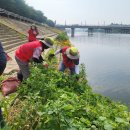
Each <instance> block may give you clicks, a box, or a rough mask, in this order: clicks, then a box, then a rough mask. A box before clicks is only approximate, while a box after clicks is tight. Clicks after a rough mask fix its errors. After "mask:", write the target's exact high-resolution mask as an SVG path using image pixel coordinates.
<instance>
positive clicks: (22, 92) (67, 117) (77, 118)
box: [1, 34, 130, 130]
mask: <svg viewBox="0 0 130 130" xmlns="http://www.w3.org/2000/svg"><path fill="white" fill-rule="evenodd" d="M64 35H65V34H62V35H61V36H59V38H56V46H58V44H61V43H62V46H63V45H64V44H66V45H69V44H70V43H69V40H68V39H66V38H67V37H65V36H64ZM49 53H52V51H49V52H48V54H47V55H49ZM46 60H47V59H46ZM47 62H48V63H49V68H48V69H47V68H44V67H43V65H38V66H36V65H35V64H33V65H32V66H31V76H30V77H29V78H28V80H27V81H26V82H23V83H22V84H21V86H20V87H19V89H18V91H17V93H15V94H12V95H10V96H9V97H8V98H6V99H4V100H3V101H2V102H1V106H2V107H3V110H4V117H5V120H6V122H7V126H8V127H9V129H12V130H129V126H130V124H129V121H130V113H129V111H128V109H127V107H126V106H124V105H122V104H120V103H116V102H114V101H112V100H110V99H108V98H106V97H104V96H102V95H100V94H96V93H94V92H93V91H92V89H91V86H89V85H88V82H87V79H86V73H85V67H84V65H81V66H80V74H79V80H78V81H77V79H76V77H75V75H74V76H70V75H68V72H66V73H62V72H59V71H58V70H57V69H56V67H57V59H56V58H54V59H52V60H49V61H48V60H47Z"/></svg>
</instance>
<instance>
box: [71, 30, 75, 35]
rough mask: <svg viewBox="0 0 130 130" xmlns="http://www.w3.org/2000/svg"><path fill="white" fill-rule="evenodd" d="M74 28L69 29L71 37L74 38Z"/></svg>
mask: <svg viewBox="0 0 130 130" xmlns="http://www.w3.org/2000/svg"><path fill="white" fill-rule="evenodd" d="M74 33H75V28H71V37H74Z"/></svg>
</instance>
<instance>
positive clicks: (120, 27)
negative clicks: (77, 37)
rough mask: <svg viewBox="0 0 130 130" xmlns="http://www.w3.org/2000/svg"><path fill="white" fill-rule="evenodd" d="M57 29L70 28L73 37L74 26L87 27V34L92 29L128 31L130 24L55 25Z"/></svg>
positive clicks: (129, 30) (108, 31) (110, 31)
mask: <svg viewBox="0 0 130 130" xmlns="http://www.w3.org/2000/svg"><path fill="white" fill-rule="evenodd" d="M56 27H57V28H59V29H66V28H70V29H71V37H74V34H75V29H76V28H84V29H85V28H86V29H88V34H89V33H93V31H94V30H99V29H100V30H104V32H105V33H112V32H113V31H116V32H119V33H130V25H114V24H113V25H56Z"/></svg>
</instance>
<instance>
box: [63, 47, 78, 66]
mask: <svg viewBox="0 0 130 130" xmlns="http://www.w3.org/2000/svg"><path fill="white" fill-rule="evenodd" d="M68 48H70V47H69V46H65V47H63V48H62V57H63V63H64V65H65V67H67V68H73V67H75V64H74V60H71V59H69V58H68V57H67V55H66V54H65V52H66V50H67V49H68Z"/></svg>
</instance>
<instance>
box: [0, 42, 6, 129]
mask: <svg viewBox="0 0 130 130" xmlns="http://www.w3.org/2000/svg"><path fill="white" fill-rule="evenodd" d="M6 63H7V57H6V53H5V52H4V49H3V47H2V44H1V42H0V76H1V75H2V73H3V72H4V70H5V67H6ZM3 127H4V120H3V115H2V111H1V107H0V128H3Z"/></svg>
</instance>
